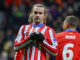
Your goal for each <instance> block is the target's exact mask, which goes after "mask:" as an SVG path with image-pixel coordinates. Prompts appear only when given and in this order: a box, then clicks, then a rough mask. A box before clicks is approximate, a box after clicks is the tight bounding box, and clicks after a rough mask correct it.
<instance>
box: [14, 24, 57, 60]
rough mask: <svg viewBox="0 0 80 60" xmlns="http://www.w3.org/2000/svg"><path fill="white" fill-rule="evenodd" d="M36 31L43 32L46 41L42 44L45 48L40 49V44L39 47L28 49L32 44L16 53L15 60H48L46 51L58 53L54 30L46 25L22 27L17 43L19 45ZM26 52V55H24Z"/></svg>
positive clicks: (34, 46)
mask: <svg viewBox="0 0 80 60" xmlns="http://www.w3.org/2000/svg"><path fill="white" fill-rule="evenodd" d="M36 31H38V32H41V33H42V34H43V35H44V37H45V39H44V41H43V42H42V43H41V44H42V45H43V47H41V48H39V44H38V45H37V46H36V45H33V46H30V47H28V46H29V45H30V44H31V43H30V44H29V45H28V46H26V47H27V48H26V47H25V48H23V49H20V50H18V51H16V54H15V60H22V59H24V60H46V52H47V51H46V49H48V50H49V51H52V52H53V53H57V48H56V46H57V41H56V38H55V33H54V30H53V29H52V28H50V27H48V26H46V25H44V24H40V25H37V26H35V27H34V26H33V24H30V25H23V26H21V28H20V30H19V33H18V36H17V38H16V40H15V41H16V42H17V43H19V42H21V41H22V40H24V39H26V38H27V37H28V36H29V35H30V34H31V33H33V32H36ZM45 48H46V49H45ZM24 50H25V53H23V52H24Z"/></svg>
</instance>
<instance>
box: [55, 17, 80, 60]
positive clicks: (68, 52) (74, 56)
mask: <svg viewBox="0 0 80 60" xmlns="http://www.w3.org/2000/svg"><path fill="white" fill-rule="evenodd" d="M77 25H78V18H77V17H75V16H67V17H66V18H65V20H64V24H63V29H64V30H65V31H64V32H61V33H58V34H56V37H57V41H58V54H57V56H56V60H80V33H78V32H77V31H76V28H77Z"/></svg>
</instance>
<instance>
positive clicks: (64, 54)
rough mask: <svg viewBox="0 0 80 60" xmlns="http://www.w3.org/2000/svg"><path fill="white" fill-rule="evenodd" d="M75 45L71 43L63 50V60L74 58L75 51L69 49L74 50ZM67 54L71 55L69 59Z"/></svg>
mask: <svg viewBox="0 0 80 60" xmlns="http://www.w3.org/2000/svg"><path fill="white" fill-rule="evenodd" d="M73 46H74V45H73V44H71V43H69V44H66V45H65V46H64V48H63V52H62V56H63V60H72V58H73V51H72V50H70V49H68V48H73ZM67 53H68V54H69V56H68V57H67V56H66V55H67Z"/></svg>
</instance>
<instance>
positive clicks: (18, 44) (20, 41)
mask: <svg viewBox="0 0 80 60" xmlns="http://www.w3.org/2000/svg"><path fill="white" fill-rule="evenodd" d="M24 28H25V26H24V25H23V26H21V28H20V30H19V32H18V35H17V38H16V39H15V42H14V50H15V51H17V50H19V49H21V48H24V47H25V46H28V45H29V44H30V43H31V42H32V40H30V38H29V37H27V38H26V39H24V35H23V34H24Z"/></svg>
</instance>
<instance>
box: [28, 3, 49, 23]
mask: <svg viewBox="0 0 80 60" xmlns="http://www.w3.org/2000/svg"><path fill="white" fill-rule="evenodd" d="M34 7H43V8H44V14H45V19H44V24H46V20H47V15H48V9H47V7H46V6H44V5H43V4H34V5H33V7H32V10H31V12H30V15H29V20H28V21H29V23H32V22H33V20H32V15H31V13H32V11H33V9H34Z"/></svg>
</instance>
